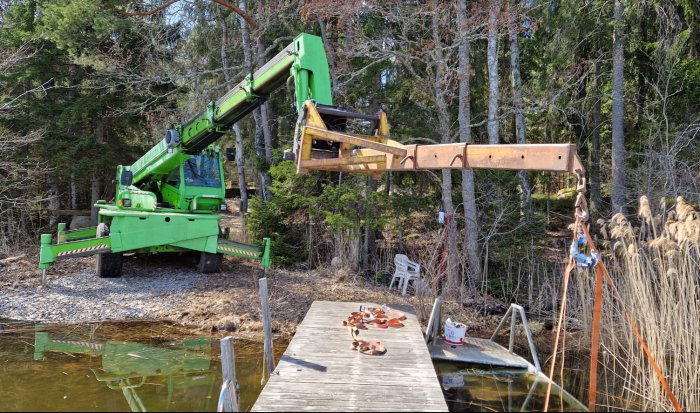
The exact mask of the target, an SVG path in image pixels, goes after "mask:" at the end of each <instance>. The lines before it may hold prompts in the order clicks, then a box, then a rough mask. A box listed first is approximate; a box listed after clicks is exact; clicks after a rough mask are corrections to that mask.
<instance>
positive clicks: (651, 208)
mask: <svg viewBox="0 0 700 413" xmlns="http://www.w3.org/2000/svg"><path fill="white" fill-rule="evenodd" d="M233 9H235V11H234V10H233ZM154 10H155V12H153V11H154ZM699 13H700V6H699V5H698V3H697V2H695V1H693V0H645V1H636V2H631V1H625V0H607V1H605V0H585V1H576V0H560V1H554V0H552V1H537V0H521V1H516V0H488V1H466V0H458V1H437V0H433V1H428V2H422V1H399V0H384V1H372V0H368V1H363V2H359V3H358V2H353V1H326V0H307V1H303V0H265V1H263V0H259V1H252V0H238V1H235V0H231V1H223V0H216V1H214V0H181V1H172V0H171V1H160V0H153V1H130V2H122V1H116V0H114V1H113V0H99V1H94V0H0V254H4V255H9V254H11V253H14V252H16V251H17V250H18V249H26V248H28V247H27V246H31V245H36V243H37V240H38V234H39V233H41V232H48V231H50V230H55V225H56V223H57V222H59V220H61V219H62V218H65V217H61V216H60V214H58V213H56V211H61V210H71V209H72V210H77V209H90V208H91V205H92V204H94V203H95V201H97V200H98V199H107V200H109V199H111V198H112V197H113V195H114V186H113V185H111V180H112V179H113V178H114V171H115V167H116V165H118V164H130V163H131V162H133V161H134V160H136V159H138V158H139V157H140V156H141V155H142V154H143V153H145V151H147V150H148V149H149V148H150V147H151V146H153V145H154V144H155V143H156V142H158V141H159V140H160V139H162V137H163V134H164V131H165V130H166V129H167V128H169V127H172V126H174V125H176V124H178V123H180V122H184V121H187V120H188V119H190V118H191V117H192V116H193V115H195V114H196V113H198V112H199V111H201V110H202V108H204V107H205V105H206V104H207V103H208V102H209V101H210V100H215V99H217V98H218V97H220V96H222V95H223V94H224V93H225V92H226V91H227V90H228V89H230V88H231V87H232V85H234V84H235V83H237V82H239V81H240V80H242V79H243V77H244V76H245V75H246V74H247V73H250V72H251V71H252V70H253V69H254V68H256V67H260V66H262V64H264V62H266V61H267V60H268V59H270V58H271V57H272V56H274V55H275V54H276V53H277V52H279V51H280V50H282V49H283V48H284V47H285V46H286V45H287V44H288V43H290V42H291V40H292V39H293V37H294V36H295V35H297V34H298V33H301V32H307V33H313V34H317V35H319V36H321V37H322V38H323V40H324V44H325V46H326V52H327V56H328V61H329V65H330V68H331V78H332V86H333V91H334V100H335V102H336V104H339V105H342V106H344V107H346V108H348V109H350V110H353V111H357V112H364V113H373V112H376V111H377V110H379V109H384V110H386V111H387V112H388V114H389V120H390V122H391V126H392V129H391V136H392V139H394V140H397V141H400V142H403V143H407V144H409V143H448V142H456V141H461V142H470V143H504V144H507V143H574V144H576V146H577V148H578V153H579V156H580V157H581V159H582V160H583V161H584V164H585V165H586V168H587V171H588V174H587V176H588V192H587V193H588V195H589V200H590V204H591V210H592V214H593V221H594V222H593V224H594V227H595V229H596V231H595V232H596V234H598V235H597V237H598V239H599V240H600V241H601V245H602V247H603V248H604V250H605V252H606V257H607V258H606V259H608V260H609V261H610V265H611V267H612V268H617V269H618V270H619V271H618V272H617V273H616V274H617V275H618V277H619V279H620V281H621V282H623V281H624V280H630V279H631V278H632V277H630V276H629V274H630V272H633V271H634V268H636V269H637V270H638V272H639V274H640V276H645V277H647V278H646V279H645V278H643V277H641V278H639V280H638V283H641V284H644V285H647V286H648V285H651V284H652V283H653V282H656V283H659V284H658V285H657V286H658V289H663V290H664V291H668V294H669V295H668V296H667V297H665V298H662V297H661V296H660V295H659V294H658V289H656V287H655V288H652V289H649V288H646V287H645V288H644V290H645V291H646V290H650V291H656V293H654V294H652V293H649V294H652V296H650V297H646V296H645V297H641V296H639V295H638V294H637V295H635V294H636V293H634V292H633V291H636V289H638V288H639V287H640V285H638V284H633V283H632V282H631V281H630V284H629V292H630V294H631V295H630V296H629V300H630V302H631V301H637V300H646V301H648V305H649V306H651V307H650V308H659V306H662V304H661V303H660V300H667V302H666V304H669V305H670V303H673V302H676V303H677V302H678V300H679V296H678V294H680V293H681V291H680V290H683V291H685V292H686V293H687V292H689V295H687V296H686V295H684V296H683V298H682V300H684V301H682V302H683V303H685V304H684V305H685V308H683V309H682V310H680V309H678V308H671V309H669V312H668V313H667V314H666V313H665V315H659V314H657V316H658V317H660V318H663V317H666V318H668V319H669V320H673V319H674V317H675V318H678V317H677V316H678V314H679V313H678V312H679V311H682V314H683V318H684V320H685V319H688V320H690V321H689V324H688V325H685V326H682V327H678V328H681V329H682V330H683V331H686V330H693V329H694V331H695V332H696V334H697V331H700V328H696V327H698V326H697V324H698V323H699V322H700V321H698V320H700V309H699V308H698V304H697V301H698V296H699V295H700V287H699V285H700V282H699V281H698V279H699V278H700V276H699V275H698V268H697V256H698V255H697V254H698V247H697V245H698V243H699V242H700V224H698V222H700V217H699V216H698V214H697V213H696V212H695V210H694V206H697V204H698V202H700V188H699V186H700V157H698V156H697V155H698V153H699V152H698V151H699V150H700V135H699V132H700V110H699V109H700V59H698V57H699V56H700V17H699ZM281 89H282V90H280V91H278V92H277V93H275V94H273V95H272V96H271V97H270V99H269V101H268V102H267V103H266V104H264V105H263V106H262V107H261V108H259V109H257V110H256V111H254V112H253V114H252V116H249V117H247V118H246V119H244V120H242V121H241V122H239V124H237V125H236V126H235V127H234V128H232V131H231V133H230V135H229V136H228V137H226V138H224V139H222V140H221V141H220V142H219V144H220V145H221V146H222V147H236V148H237V157H238V158H237V162H229V163H227V165H226V170H227V174H228V175H227V179H228V180H229V181H230V183H229V186H230V187H231V188H232V190H235V191H236V192H237V193H239V196H240V198H241V201H240V207H241V211H243V212H245V218H246V219H245V221H246V222H247V230H248V234H247V236H248V237H249V238H250V240H251V241H255V240H259V239H260V238H261V237H263V236H271V237H272V239H273V252H274V254H275V263H276V265H281V266H296V267H301V268H307V269H312V268H316V267H318V266H324V265H327V264H329V263H330V261H331V259H332V258H333V257H339V258H340V259H341V261H342V265H343V266H344V267H346V268H348V269H349V270H351V271H353V272H354V273H357V274H360V275H361V276H362V277H365V278H366V279H369V280H371V281H372V282H377V283H387V281H388V279H389V278H390V274H391V265H392V260H393V256H394V254H395V253H398V252H403V253H407V254H408V255H409V257H411V258H412V259H414V260H417V261H419V262H421V263H423V264H424V268H425V270H426V277H427V278H428V279H429V280H431V281H433V282H434V283H442V284H444V286H445V287H446V289H447V290H448V291H451V292H452V295H453V299H455V300H457V301H458V302H461V303H467V301H469V300H470V298H469V297H473V296H474V294H475V293H478V294H488V295H491V296H494V297H497V298H498V299H501V300H503V302H505V303H508V302H521V303H526V304H527V306H528V309H529V310H530V311H531V312H536V313H546V314H554V313H556V310H557V306H558V300H559V288H560V285H559V283H560V278H561V271H562V268H561V267H562V263H563V262H564V260H565V257H566V255H567V254H568V243H569V241H570V231H569V230H567V229H566V226H567V225H568V224H569V223H570V222H571V221H572V220H573V218H572V214H573V202H574V197H575V183H576V182H575V178H574V177H571V176H566V175H561V174H553V173H545V172H530V173H525V172H520V173H517V172H496V171H485V170H484V171H450V170H444V171H441V172H440V173H432V172H417V173H388V174H385V175H383V176H382V177H381V178H380V179H377V180H375V179H371V178H369V177H367V176H349V175H341V174H337V173H313V174H308V175H303V176H299V175H296V174H295V168H294V166H293V164H292V163H291V162H289V161H284V160H283V159H282V152H283V150H284V149H289V148H290V146H291V141H292V134H293V131H294V125H295V122H296V119H297V115H296V113H295V110H294V107H293V105H292V100H293V91H291V90H289V89H288V87H282V88H281ZM679 197H681V198H679ZM640 199H641V202H640ZM439 210H443V211H444V212H445V213H446V214H447V217H448V219H447V221H446V224H445V226H442V225H440V224H439V223H438V221H437V215H438V211H439ZM618 213H619V215H616V214H618ZM92 219H93V221H94V220H95V215H94V211H93V216H92ZM681 224H683V225H681ZM686 224H687V225H686ZM679 234H680V235H679ZM693 245H694V246H693ZM443 251H444V253H443ZM674 251H675V252H674ZM645 254H646V255H645ZM674 254H675V255H674ZM657 258H658V259H657ZM684 263H685V264H684ZM671 270H674V271H675V273H672V274H673V277H675V278H673V279H674V280H677V281H678V285H677V286H676V287H673V288H677V289H678V290H675V289H673V288H672V287H670V286H668V285H667V284H668V277H669V271H671ZM679 274H680V275H679ZM681 276H683V277H687V279H686V278H683V280H682V282H681V278H682V277H681ZM650 280H653V282H652V281H650ZM625 282H626V281H625ZM661 283H666V284H663V286H662V284H661ZM589 284H590V283H587V282H586V281H585V280H584V281H581V282H579V283H578V285H577V289H575V291H574V292H572V297H571V303H572V304H571V305H570V309H569V313H570V315H571V316H572V317H576V318H578V319H581V320H582V323H583V326H584V330H586V328H585V326H586V325H587V324H586V323H587V322H588V321H587V320H588V319H589V318H590V316H587V315H586V314H590V304H589V303H588V300H587V299H586V298H585V297H587V296H592V295H589V293H590V289H591V288H592V287H591V286H590V285H589ZM625 285H627V284H625ZM654 285H656V284H654ZM621 290H624V291H627V290H626V288H625V287H624V286H623V287H622V288H621ZM577 297H578V298H577ZM693 300H695V301H694V303H693ZM640 311H641V312H640V313H639V317H640V318H644V317H646V316H648V314H646V313H644V312H643V311H644V310H640ZM650 311H651V310H650ZM614 318H615V317H614V315H611V319H610V334H611V335H612V334H613V330H614V328H613V325H615V320H614ZM660 323H661V321H659V320H656V321H654V320H652V321H650V323H649V326H645V327H643V328H644V329H645V333H647V334H652V333H651V330H653V329H654V328H656V330H654V331H658V334H659V337H660V338H659V339H660V340H661V338H662V337H663V330H659V329H658V327H655V325H656V324H660ZM664 328H666V327H664ZM668 328H673V327H668ZM646 329H648V330H649V331H647V330H646ZM674 331H677V330H674ZM689 334H690V333H689ZM692 337H693V336H689V339H688V340H689V346H690V347H691V353H690V354H691V355H692V354H697V347H698V342H699V341H700V340H696V341H695V344H693V342H692ZM618 341H619V342H622V341H624V340H618ZM619 342H618V344H619ZM679 345H680V344H679ZM613 347H617V345H614V346H613V345H611V351H612V350H613ZM661 347H662V348H661V349H660V350H658V351H660V352H662V353H663V354H665V353H664V352H665V351H670V349H668V348H666V349H664V348H663V347H664V346H663V345H662V346H661ZM693 352H695V353H693ZM630 353H633V352H630ZM613 354H618V353H613ZM634 357H636V356H634ZM634 357H633V356H632V355H631V354H626V355H625V357H624V358H625V359H626V360H627V359H632V358H634ZM689 357H690V356H689ZM668 362H669V363H670V364H669V366H670V367H668V368H669V369H673V368H675V367H674V366H676V365H677V364H679V363H680V362H679V361H678V360H675V361H674V360H669V361H668ZM686 364H689V365H690V366H692V365H693V363H692V362H688V363H686ZM635 371H636V370H635ZM674 371H675V370H674ZM647 373H649V372H648V371H646V370H644V371H642V373H640V374H641V376H634V377H635V379H634V380H633V379H632V378H630V379H629V380H630V381H634V382H635V383H636V384H635V386H637V385H639V386H643V384H639V383H637V382H641V381H644V380H646V381H648V386H650V388H654V389H656V387H654V385H653V384H652V383H651V382H652V380H651V378H652V376H651V374H650V373H649V374H648V376H649V377H647V378H646V379H644V380H642V379H639V377H646V375H647ZM626 374H630V373H629V372H628V373H626ZM635 374H636V373H635ZM673 374H676V375H677V376H678V378H677V380H689V382H688V383H689V384H690V385H689V387H691V388H692V387H694V386H693V385H692V383H697V382H698V380H696V381H695V382H693V381H692V380H693V379H694V378H697V374H698V373H697V372H694V373H693V372H692V371H690V370H687V371H681V372H678V373H673ZM693 374H694V375H693ZM674 377H676V376H674ZM657 390H658V389H657ZM625 391H628V392H630V393H633V392H641V393H643V394H646V393H644V391H646V390H644V391H643V390H639V388H637V387H634V386H630V385H622V386H621V390H620V392H623V393H624V392H625ZM659 394H661V393H659ZM684 397H685V399H684V401H685V402H686V405H693V403H695V404H694V405H695V406H696V407H697V406H699V405H700V402H699V401H698V400H699V399H700V395H698V394H697V393H696V392H692V391H690V392H689V393H688V394H687V395H685V396H684ZM607 403H608V404H609V405H619V403H618V404H615V403H616V402H615V401H614V400H612V401H611V400H608V401H607ZM641 403H651V404H648V405H643V407H645V408H665V407H667V406H666V405H665V404H663V403H664V402H663V397H659V398H657V399H655V398H654V397H653V396H649V397H648V399H647V398H646V397H645V398H643V400H642V401H641ZM653 403H657V404H653Z"/></svg>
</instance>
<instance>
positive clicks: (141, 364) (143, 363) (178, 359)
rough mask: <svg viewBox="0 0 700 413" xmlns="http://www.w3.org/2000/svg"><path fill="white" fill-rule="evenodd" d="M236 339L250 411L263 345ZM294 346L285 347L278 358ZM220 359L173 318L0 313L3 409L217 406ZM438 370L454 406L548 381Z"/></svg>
mask: <svg viewBox="0 0 700 413" xmlns="http://www.w3.org/2000/svg"><path fill="white" fill-rule="evenodd" d="M234 347H235V352H236V371H237V378H238V381H239V384H240V394H241V408H242V409H243V410H244V411H248V410H250V408H251V407H252V405H253V403H254V402H255V400H256V399H257V397H258V395H259V394H260V391H261V390H262V385H261V378H262V370H263V353H262V344H260V343H255V342H250V341H245V340H236V341H235V344H234ZM285 347H286V345H285V344H280V345H278V346H276V359H277V360H278V359H279V356H280V355H281V353H282V352H283V351H284V348H285ZM219 358H220V354H219V341H218V339H216V338H212V337H211V336H209V335H203V334H201V333H198V332H195V331H193V330H191V329H188V328H185V327H182V326H177V325H173V324H168V323H162V322H127V323H90V324H81V325H62V326H55V325H53V326H42V325H35V324H31V323H22V322H11V321H2V320H0V410H2V411H37V410H39V411H105V412H108V411H129V410H131V411H216V407H217V403H218V398H219V390H220V386H221V363H220V361H219ZM435 368H436V371H437V373H438V379H439V380H440V383H441V384H442V388H443V393H444V394H445V398H446V400H447V403H448V406H449V407H450V411H538V410H541V409H542V407H543V403H544V394H545V391H546V385H545V384H544V383H543V382H541V381H538V380H536V376H535V375H532V374H528V373H526V372H522V371H509V370H488V371H486V370H483V367H477V366H469V365H460V364H450V363H444V362H436V363H435ZM565 396H567V395H565ZM550 400H551V401H550V403H551V404H550V406H551V409H552V410H560V409H563V410H566V411H581V410H583V406H582V405H580V403H578V402H576V401H575V399H572V398H570V397H568V396H567V397H560V393H559V392H558V391H557V389H556V388H555V389H553V391H552V397H551V399H550ZM358 407H359V406H358Z"/></svg>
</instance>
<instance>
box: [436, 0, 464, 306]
mask: <svg viewBox="0 0 700 413" xmlns="http://www.w3.org/2000/svg"><path fill="white" fill-rule="evenodd" d="M437 10H438V6H437V4H436V5H435V7H434V11H433V21H432V23H433V28H432V34H433V41H434V43H435V59H436V62H435V63H436V68H435V82H434V86H433V88H434V90H435V103H436V106H437V115H438V131H439V132H440V136H441V137H442V142H443V143H450V142H451V141H452V139H451V136H452V134H451V130H450V129H451V125H450V112H449V108H448V106H447V100H446V97H445V90H444V89H443V87H445V86H446V85H447V84H448V82H447V81H446V79H447V75H448V73H447V62H446V61H445V58H444V55H443V53H442V40H441V38H440V31H439V27H438V16H437V13H438V12H437ZM441 189H442V203H443V208H444V210H445V214H446V216H447V217H448V219H447V222H446V225H448V226H447V231H448V233H447V235H448V237H447V248H448V250H447V251H448V252H447V267H446V268H445V275H446V277H447V278H446V282H445V284H444V291H446V292H455V291H457V288H458V287H459V286H460V284H461V283H460V280H459V273H458V269H459V251H458V250H457V233H456V228H457V227H456V225H455V220H454V219H451V217H454V205H453V203H452V171H451V170H450V169H443V170H442V187H441ZM448 223H449V224H448Z"/></svg>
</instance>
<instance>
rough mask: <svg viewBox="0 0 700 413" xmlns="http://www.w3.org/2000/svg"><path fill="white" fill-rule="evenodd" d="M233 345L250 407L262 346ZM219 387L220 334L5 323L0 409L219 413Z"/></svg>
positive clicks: (257, 387)
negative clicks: (196, 412) (209, 412)
mask: <svg viewBox="0 0 700 413" xmlns="http://www.w3.org/2000/svg"><path fill="white" fill-rule="evenodd" d="M234 346H235V351H236V371H237V378H238V381H239V384H240V393H241V408H242V409H243V410H246V411H247V410H250V408H251V407H252V405H253V403H254V401H255V400H256V398H257V396H258V394H259V393H260V391H261V389H262V386H261V377H262V376H261V375H262V367H263V365H262V359H263V355H262V344H259V343H253V342H249V341H243V340H236V342H235V345H234ZM282 350H283V349H278V353H279V352H280V351H282ZM220 386H221V363H220V360H219V341H218V339H216V338H212V337H210V336H207V335H201V334H196V333H195V332H193V331H192V330H189V329H186V328H184V327H180V326H175V325H171V324H164V323H158V322H153V323H144V322H133V323H94V324H82V325H67V326H42V325H33V324H27V323H16V322H8V321H0V410H4V411H8V410H9V411H37V410H40V411H41V410H48V411H105V412H108V411H130V410H131V411H216V407H217V402H218V397H219V389H220Z"/></svg>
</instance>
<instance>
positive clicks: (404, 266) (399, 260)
mask: <svg viewBox="0 0 700 413" xmlns="http://www.w3.org/2000/svg"><path fill="white" fill-rule="evenodd" d="M394 265H395V266H396V271H397V272H399V271H400V272H406V271H407V270H408V257H407V256H405V255H404V254H396V255H395V256H394Z"/></svg>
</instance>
